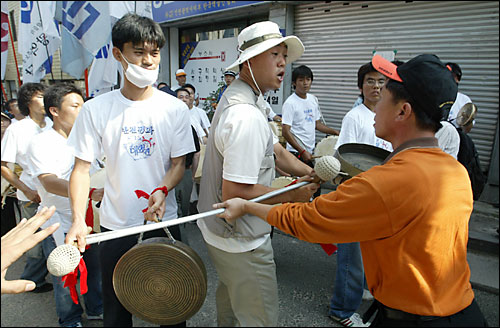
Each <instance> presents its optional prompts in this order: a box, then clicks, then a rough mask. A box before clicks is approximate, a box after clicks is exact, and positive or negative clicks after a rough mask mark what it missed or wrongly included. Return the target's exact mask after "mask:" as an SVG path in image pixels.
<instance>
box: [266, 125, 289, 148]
mask: <svg viewBox="0 0 500 328" xmlns="http://www.w3.org/2000/svg"><path fill="white" fill-rule="evenodd" d="M269 126H270V127H271V130H272V131H273V133H274V134H275V135H276V136H277V137H278V139H279V142H280V144H281V145H282V146H283V147H286V139H285V137H283V130H282V125H281V122H276V121H271V122H269Z"/></svg>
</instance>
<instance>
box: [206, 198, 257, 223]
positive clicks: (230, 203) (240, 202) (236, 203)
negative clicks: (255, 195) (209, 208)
mask: <svg viewBox="0 0 500 328" xmlns="http://www.w3.org/2000/svg"><path fill="white" fill-rule="evenodd" d="M247 202H249V201H248V200H245V199H242V198H232V199H228V200H226V201H225V202H222V203H217V204H214V205H213V208H215V209H217V208H225V209H226V210H225V211H224V212H222V213H220V214H217V216H218V217H220V218H223V219H225V220H226V221H227V222H229V223H230V224H233V223H234V221H236V219H237V218H239V217H240V216H242V215H243V214H245V213H246V211H245V204H246V203H247Z"/></svg>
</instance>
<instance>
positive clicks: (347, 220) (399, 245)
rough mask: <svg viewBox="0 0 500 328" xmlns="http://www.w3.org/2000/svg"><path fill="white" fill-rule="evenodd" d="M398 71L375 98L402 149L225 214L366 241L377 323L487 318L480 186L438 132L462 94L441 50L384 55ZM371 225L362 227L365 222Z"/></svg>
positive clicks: (382, 134) (384, 132)
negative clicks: (310, 192) (334, 184)
mask: <svg viewBox="0 0 500 328" xmlns="http://www.w3.org/2000/svg"><path fill="white" fill-rule="evenodd" d="M372 64H373V66H374V67H375V69H376V70H377V71H379V72H380V73H382V74H383V75H385V76H387V77H388V78H389V79H390V80H389V81H388V82H387V83H386V84H385V85H384V87H383V88H382V93H381V99H380V101H379V102H378V103H377V105H376V106H375V125H374V126H375V134H376V135H377V137H379V138H383V139H385V140H388V141H390V142H391V143H392V146H393V148H394V151H393V152H392V153H391V154H390V155H389V156H388V158H387V159H386V160H385V161H384V163H383V164H382V165H377V166H374V167H372V168H371V169H369V170H367V171H365V172H363V173H361V174H358V175H357V176H355V177H353V178H351V179H349V180H347V181H345V182H344V183H342V184H341V185H339V186H338V188H337V190H336V191H333V192H331V193H329V194H325V195H321V196H320V197H317V198H315V199H314V201H313V202H312V203H309V204H283V205H280V206H276V207H272V206H270V205H265V204H258V203H251V202H248V201H246V200H242V199H232V200H229V201H226V202H225V203H221V204H217V205H215V206H214V207H215V208H221V207H225V208H226V210H225V211H224V212H223V213H222V214H220V215H219V216H220V217H222V218H225V219H226V220H227V222H228V224H235V225H237V224H238V223H239V220H236V221H235V218H237V217H239V216H240V215H242V214H243V213H250V214H253V215H257V216H259V217H260V218H261V219H262V220H264V221H265V222H268V223H269V224H272V225H273V226H276V227H277V228H279V229H280V230H282V231H284V232H286V233H289V234H291V235H294V236H297V237H298V238H300V239H302V240H306V241H309V242H313V243H346V242H355V241H359V242H360V246H361V250H362V254H363V262H364V263H363V264H364V268H365V274H366V280H367V283H368V287H369V289H370V291H371V293H372V294H373V296H374V298H375V301H374V303H373V305H372V306H371V307H370V308H369V310H368V311H367V312H366V313H365V315H364V318H363V319H364V321H365V322H366V321H367V320H368V319H369V318H370V317H371V316H372V315H373V314H374V313H375V312H376V313H377V314H376V316H375V318H374V319H373V321H372V324H371V326H390V327H401V326H433V327H450V326H462V327H463V326H466V327H475V326H486V324H487V323H486V321H485V319H484V317H483V315H482V313H481V310H480V309H479V307H478V305H477V303H476V301H475V299H474V292H473V291H472V287H471V284H470V269H469V265H468V264H467V240H468V222H469V217H470V214H471V212H472V206H473V200H472V190H471V186H470V182H469V180H468V179H469V178H468V175H467V171H466V170H465V168H464V167H463V166H462V165H461V164H460V163H459V162H458V161H456V160H455V159H454V158H452V157H451V156H449V155H448V154H446V153H444V152H443V151H442V150H441V149H440V148H439V147H438V143H437V140H436V138H435V137H434V134H435V132H436V131H437V130H438V129H439V128H440V125H441V124H440V121H441V119H442V117H446V116H447V115H448V111H449V108H450V107H451V105H452V104H453V101H454V100H455V98H456V95H457V85H456V83H455V82H454V81H453V77H452V75H451V72H450V71H449V70H448V69H447V68H446V67H445V65H443V63H441V61H440V60H439V59H438V57H436V56H435V55H420V56H417V57H415V58H413V59H411V60H410V61H408V62H407V63H405V64H402V65H401V66H396V65H394V64H393V63H391V62H389V61H387V60H385V59H384V58H382V57H380V56H378V55H375V56H374V57H373V59H372ZM360 227H363V229H360Z"/></svg>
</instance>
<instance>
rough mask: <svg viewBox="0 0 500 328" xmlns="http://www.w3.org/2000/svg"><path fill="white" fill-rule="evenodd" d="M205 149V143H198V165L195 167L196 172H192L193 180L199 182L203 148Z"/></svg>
mask: <svg viewBox="0 0 500 328" xmlns="http://www.w3.org/2000/svg"><path fill="white" fill-rule="evenodd" d="M206 149H207V145H205V144H202V143H200V160H199V161H198V167H197V168H196V172H195V173H194V177H193V179H194V182H196V183H198V184H199V183H200V181H201V173H202V172H203V160H204V159H205V150H206Z"/></svg>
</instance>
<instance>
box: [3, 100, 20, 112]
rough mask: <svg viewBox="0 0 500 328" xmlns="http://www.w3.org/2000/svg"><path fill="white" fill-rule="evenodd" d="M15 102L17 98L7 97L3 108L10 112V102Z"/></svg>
mask: <svg viewBox="0 0 500 328" xmlns="http://www.w3.org/2000/svg"><path fill="white" fill-rule="evenodd" d="M15 102H17V99H16V98H12V99H9V100H8V101H7V102H6V103H5V104H4V106H5V107H4V108H5V110H6V111H8V112H9V113H10V104H12V103H15ZM18 106H19V105H18Z"/></svg>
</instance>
